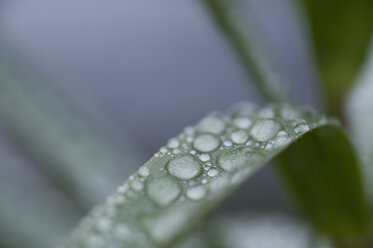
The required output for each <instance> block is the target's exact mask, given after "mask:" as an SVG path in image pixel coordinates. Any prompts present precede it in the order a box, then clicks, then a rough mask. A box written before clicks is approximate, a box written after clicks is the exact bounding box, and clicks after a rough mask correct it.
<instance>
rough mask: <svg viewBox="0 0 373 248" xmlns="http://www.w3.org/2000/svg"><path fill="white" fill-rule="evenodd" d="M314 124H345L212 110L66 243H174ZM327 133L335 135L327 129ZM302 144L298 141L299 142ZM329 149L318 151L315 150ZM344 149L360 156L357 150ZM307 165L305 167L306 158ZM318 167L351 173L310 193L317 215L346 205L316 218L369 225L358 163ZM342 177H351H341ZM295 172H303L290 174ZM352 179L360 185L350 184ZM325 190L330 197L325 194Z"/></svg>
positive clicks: (298, 115) (271, 110)
mask: <svg viewBox="0 0 373 248" xmlns="http://www.w3.org/2000/svg"><path fill="white" fill-rule="evenodd" d="M314 129H320V130H323V129H326V130H331V131H335V130H338V129H339V127H338V126H337V125H336V124H335V121H333V120H329V119H327V118H325V117H324V116H323V115H320V114H318V113H315V112H314V111H312V110H309V109H301V108H293V107H290V106H287V105H270V106H267V107H265V108H263V109H259V110H257V109H256V108H255V107H253V105H250V104H241V105H240V106H238V107H236V108H234V109H233V110H232V112H231V113H230V114H229V115H221V114H219V113H214V114H212V115H209V116H208V117H206V118H205V119H203V120H202V121H201V122H200V123H199V124H198V125H197V126H195V127H188V128H186V129H185V130H184V131H183V132H182V133H181V134H180V135H179V136H178V137H175V138H172V139H170V140H169V142H168V144H167V146H165V147H162V148H161V149H160V151H159V152H157V153H156V154H155V155H154V156H153V157H152V158H151V159H150V160H149V161H148V162H147V163H146V164H145V165H144V166H143V167H141V168H140V169H139V171H138V172H137V173H136V174H134V175H132V176H131V177H130V178H129V179H128V180H127V181H126V182H125V183H124V184H123V185H122V186H120V187H119V188H118V189H117V191H116V192H115V193H114V194H113V195H111V196H110V197H109V198H108V199H107V200H106V201H105V202H104V203H103V204H102V205H100V206H98V207H96V208H95V209H94V210H93V212H92V213H91V214H89V215H88V216H87V217H86V218H85V219H84V220H83V221H82V222H81V224H80V225H79V227H77V229H76V230H75V231H74V232H73V234H72V235H71V237H70V238H69V239H68V240H67V241H66V243H65V244H64V246H62V247H65V248H76V247H79V248H83V247H95V248H101V247H109V246H114V247H126V248H131V247H143V248H146V247H172V245H174V244H175V243H176V242H177V241H178V240H179V239H180V238H182V237H183V236H184V235H186V233H187V232H188V230H192V229H193V228H194V227H196V226H198V224H199V222H200V221H201V220H202V219H203V217H205V216H206V215H207V214H208V213H210V212H211V211H212V210H213V209H214V208H215V207H216V205H217V204H218V203H220V202H221V201H222V200H223V199H225V198H226V197H227V196H228V195H229V193H230V192H232V191H233V190H234V189H236V188H237V187H238V186H239V185H240V184H241V183H242V182H243V181H244V180H245V179H247V178H248V177H249V176H251V175H252V174H253V173H254V172H256V171H257V169H259V168H260V167H262V166H263V165H265V164H266V163H267V162H268V161H269V160H271V159H272V158H273V157H275V156H276V155H278V154H279V153H281V152H282V151H283V150H284V149H286V148H287V147H288V146H289V145H290V144H291V143H293V142H294V141H297V140H298V139H299V141H300V142H302V136H303V135H305V134H306V133H307V132H309V131H311V130H314ZM335 132H338V133H340V132H339V131H335ZM313 133H314V132H311V133H310V135H311V136H312V135H313ZM341 136H342V137H343V134H342V133H340V135H339V136H337V141H341V142H343V143H342V144H340V145H338V146H336V148H335V149H339V148H341V147H347V148H346V149H350V144H349V143H348V141H347V140H346V139H341V138H340V137H341ZM321 141H322V142H324V140H323V139H321ZM325 141H326V142H330V141H331V139H328V137H326V140H325ZM332 141H333V140H332ZM298 144H299V143H298V142H295V143H294V144H293V146H297V145H298ZM328 144H329V145H333V144H334V143H331V144H330V143H328ZM344 151H345V149H342V150H341V152H344ZM324 155H325V154H324V153H322V154H317V153H315V156H324ZM339 156H343V157H344V156H345V160H346V161H355V158H354V154H353V153H352V152H348V153H340V155H339ZM351 156H352V158H351ZM299 166H300V167H301V168H302V164H300V165H299ZM303 166H304V167H305V168H303V169H304V170H309V168H306V167H308V166H314V165H311V164H309V163H306V164H303ZM335 166H337V167H338V168H334V167H335ZM318 168H319V170H320V172H319V173H320V174H321V175H323V174H324V173H325V171H330V170H332V168H334V169H335V170H336V171H339V172H345V171H348V172H350V173H348V174H344V173H339V174H338V175H335V177H330V178H327V179H326V180H327V181H326V182H324V181H323V182H322V183H323V185H326V186H327V187H325V188H322V189H321V190H322V191H323V192H319V193H320V198H318V197H317V195H311V196H310V197H313V198H312V199H314V200H316V201H318V203H319V204H320V205H318V207H317V208H310V207H308V208H305V209H304V210H305V211H306V213H307V214H308V215H309V216H314V215H315V216H321V217H325V215H323V214H322V213H319V211H323V210H322V209H323V206H325V207H326V208H327V209H328V210H329V209H330V206H336V207H337V208H338V210H336V213H335V215H334V216H333V219H330V220H329V218H328V217H326V219H322V220H321V222H320V219H318V218H313V219H312V220H314V221H315V222H314V224H315V225H316V226H321V227H323V226H322V225H321V224H322V223H325V222H328V221H330V222H333V223H334V225H333V223H329V224H328V227H333V228H331V229H327V230H325V229H324V231H325V232H326V233H327V234H329V235H330V236H332V237H336V238H338V237H339V236H338V235H339V234H340V232H339V229H337V230H338V232H334V228H335V227H336V226H335V225H339V224H341V223H342V224H343V226H344V227H348V228H344V229H342V230H343V231H346V233H343V235H344V237H351V236H353V237H355V236H356V235H361V234H362V232H363V230H362V229H364V227H365V221H364V217H365V205H364V199H363V197H362V189H361V187H360V181H359V180H360V179H359V174H358V170H357V165H356V163H351V164H347V163H340V164H335V163H330V164H326V167H318ZM289 175H291V174H290V173H289ZM297 176H298V175H297ZM305 176H306V177H307V176H308V175H305ZM336 177H340V178H338V179H336ZM324 178H325V177H320V180H322V179H324ZM342 178H343V179H344V181H345V182H347V183H343V184H341V183H340V180H342ZM289 180H298V178H290V177H289ZM304 180H307V179H304ZM350 182H351V183H354V185H350V184H348V183H350ZM309 187H314V186H313V185H309V184H308V183H306V184H305V185H304V186H303V187H302V188H301V189H302V190H304V192H303V193H304V194H305V195H307V194H308V193H309V192H315V191H313V190H312V189H310V188H309ZM336 189H338V190H336ZM334 194H336V195H334ZM325 195H329V196H330V197H329V198H327V199H324V197H323V196H325ZM346 199H347V200H346ZM319 200H320V201H319ZM321 200H322V201H321ZM346 201H347V202H346ZM314 205H316V204H315V203H314ZM336 220H337V222H334V221H336Z"/></svg>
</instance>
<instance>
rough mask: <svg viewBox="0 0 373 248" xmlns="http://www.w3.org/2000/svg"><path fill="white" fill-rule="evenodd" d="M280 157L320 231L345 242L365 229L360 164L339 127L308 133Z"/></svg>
mask: <svg viewBox="0 0 373 248" xmlns="http://www.w3.org/2000/svg"><path fill="white" fill-rule="evenodd" d="M277 161H278V163H279V169H280V172H281V174H282V175H283V176H284V179H285V180H284V181H285V182H287V183H288V186H289V189H290V191H291V192H292V193H293V194H294V196H295V198H296V200H297V201H298V203H299V205H301V208H302V209H303V210H304V212H305V214H306V215H307V216H308V218H309V219H311V220H312V221H313V223H316V225H317V227H318V229H319V230H320V231H321V232H323V233H325V234H331V235H332V236H333V237H334V238H335V239H337V240H342V241H344V242H351V241H352V242H353V241H355V240H354V238H355V237H357V238H358V237H359V236H360V235H361V234H362V233H364V231H365V228H366V224H367V220H366V218H367V215H366V210H367V209H366V205H365V204H366V203H365V200H364V195H363V192H362V190H361V187H362V185H361V182H360V176H359V164H358V161H357V158H356V156H355V153H354V150H353V149H352V148H351V146H350V144H349V141H348V139H347V137H346V135H345V134H344V133H343V132H342V131H341V130H340V129H338V128H335V127H332V126H327V127H323V128H320V129H315V130H313V131H311V132H309V133H307V134H305V135H304V136H303V137H302V139H300V140H299V141H297V142H296V144H295V145H293V146H290V147H289V148H288V149H286V150H285V151H284V152H283V153H282V154H280V156H278V157H277Z"/></svg>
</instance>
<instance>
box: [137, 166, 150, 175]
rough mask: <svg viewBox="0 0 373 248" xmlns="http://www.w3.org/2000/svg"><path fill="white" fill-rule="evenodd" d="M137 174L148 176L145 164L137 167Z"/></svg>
mask: <svg viewBox="0 0 373 248" xmlns="http://www.w3.org/2000/svg"><path fill="white" fill-rule="evenodd" d="M139 175H140V176H142V177H147V176H149V169H148V168H147V167H145V166H143V167H141V168H140V169H139Z"/></svg>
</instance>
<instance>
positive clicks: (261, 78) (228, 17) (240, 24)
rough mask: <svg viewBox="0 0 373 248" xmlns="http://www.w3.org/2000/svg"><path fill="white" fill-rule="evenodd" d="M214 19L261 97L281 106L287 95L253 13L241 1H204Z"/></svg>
mask: <svg viewBox="0 0 373 248" xmlns="http://www.w3.org/2000/svg"><path fill="white" fill-rule="evenodd" d="M202 3H204V4H205V5H206V7H207V8H208V10H209V12H210V14H211V17H212V19H213V20H214V21H215V23H216V24H217V26H218V27H219V28H220V29H221V31H222V32H223V34H224V35H225V36H226V37H227V39H228V41H229V42H230V44H231V45H232V48H233V49H234V50H235V52H236V53H237V55H238V56H239V58H240V59H241V62H242V64H243V66H244V69H245V70H246V71H247V73H248V74H249V76H251V77H252V79H253V80H252V82H253V83H254V84H255V85H256V86H257V88H258V90H259V93H261V94H262V96H263V97H264V98H265V99H266V100H268V101H272V102H282V101H284V99H285V97H286V96H285V95H286V93H287V92H285V91H284V89H285V85H284V84H283V83H282V79H281V76H280V74H279V72H278V71H277V70H278V68H275V67H274V64H273V61H272V60H271V58H270V56H269V55H268V54H267V53H266V49H267V47H265V46H263V41H262V40H261V39H260V37H259V33H258V32H257V31H258V30H257V27H256V26H255V25H254V23H255V22H254V20H253V18H251V14H250V9H249V8H248V6H247V5H246V4H245V3H244V1H242V0H202Z"/></svg>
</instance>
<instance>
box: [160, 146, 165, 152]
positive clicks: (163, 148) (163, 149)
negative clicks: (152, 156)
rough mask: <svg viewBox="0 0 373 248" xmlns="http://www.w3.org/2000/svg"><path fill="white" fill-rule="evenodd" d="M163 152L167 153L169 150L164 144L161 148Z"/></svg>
mask: <svg viewBox="0 0 373 248" xmlns="http://www.w3.org/2000/svg"><path fill="white" fill-rule="evenodd" d="M159 151H160V152H161V153H166V152H167V148H166V147H164V146H162V147H161V149H160V150H159Z"/></svg>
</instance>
